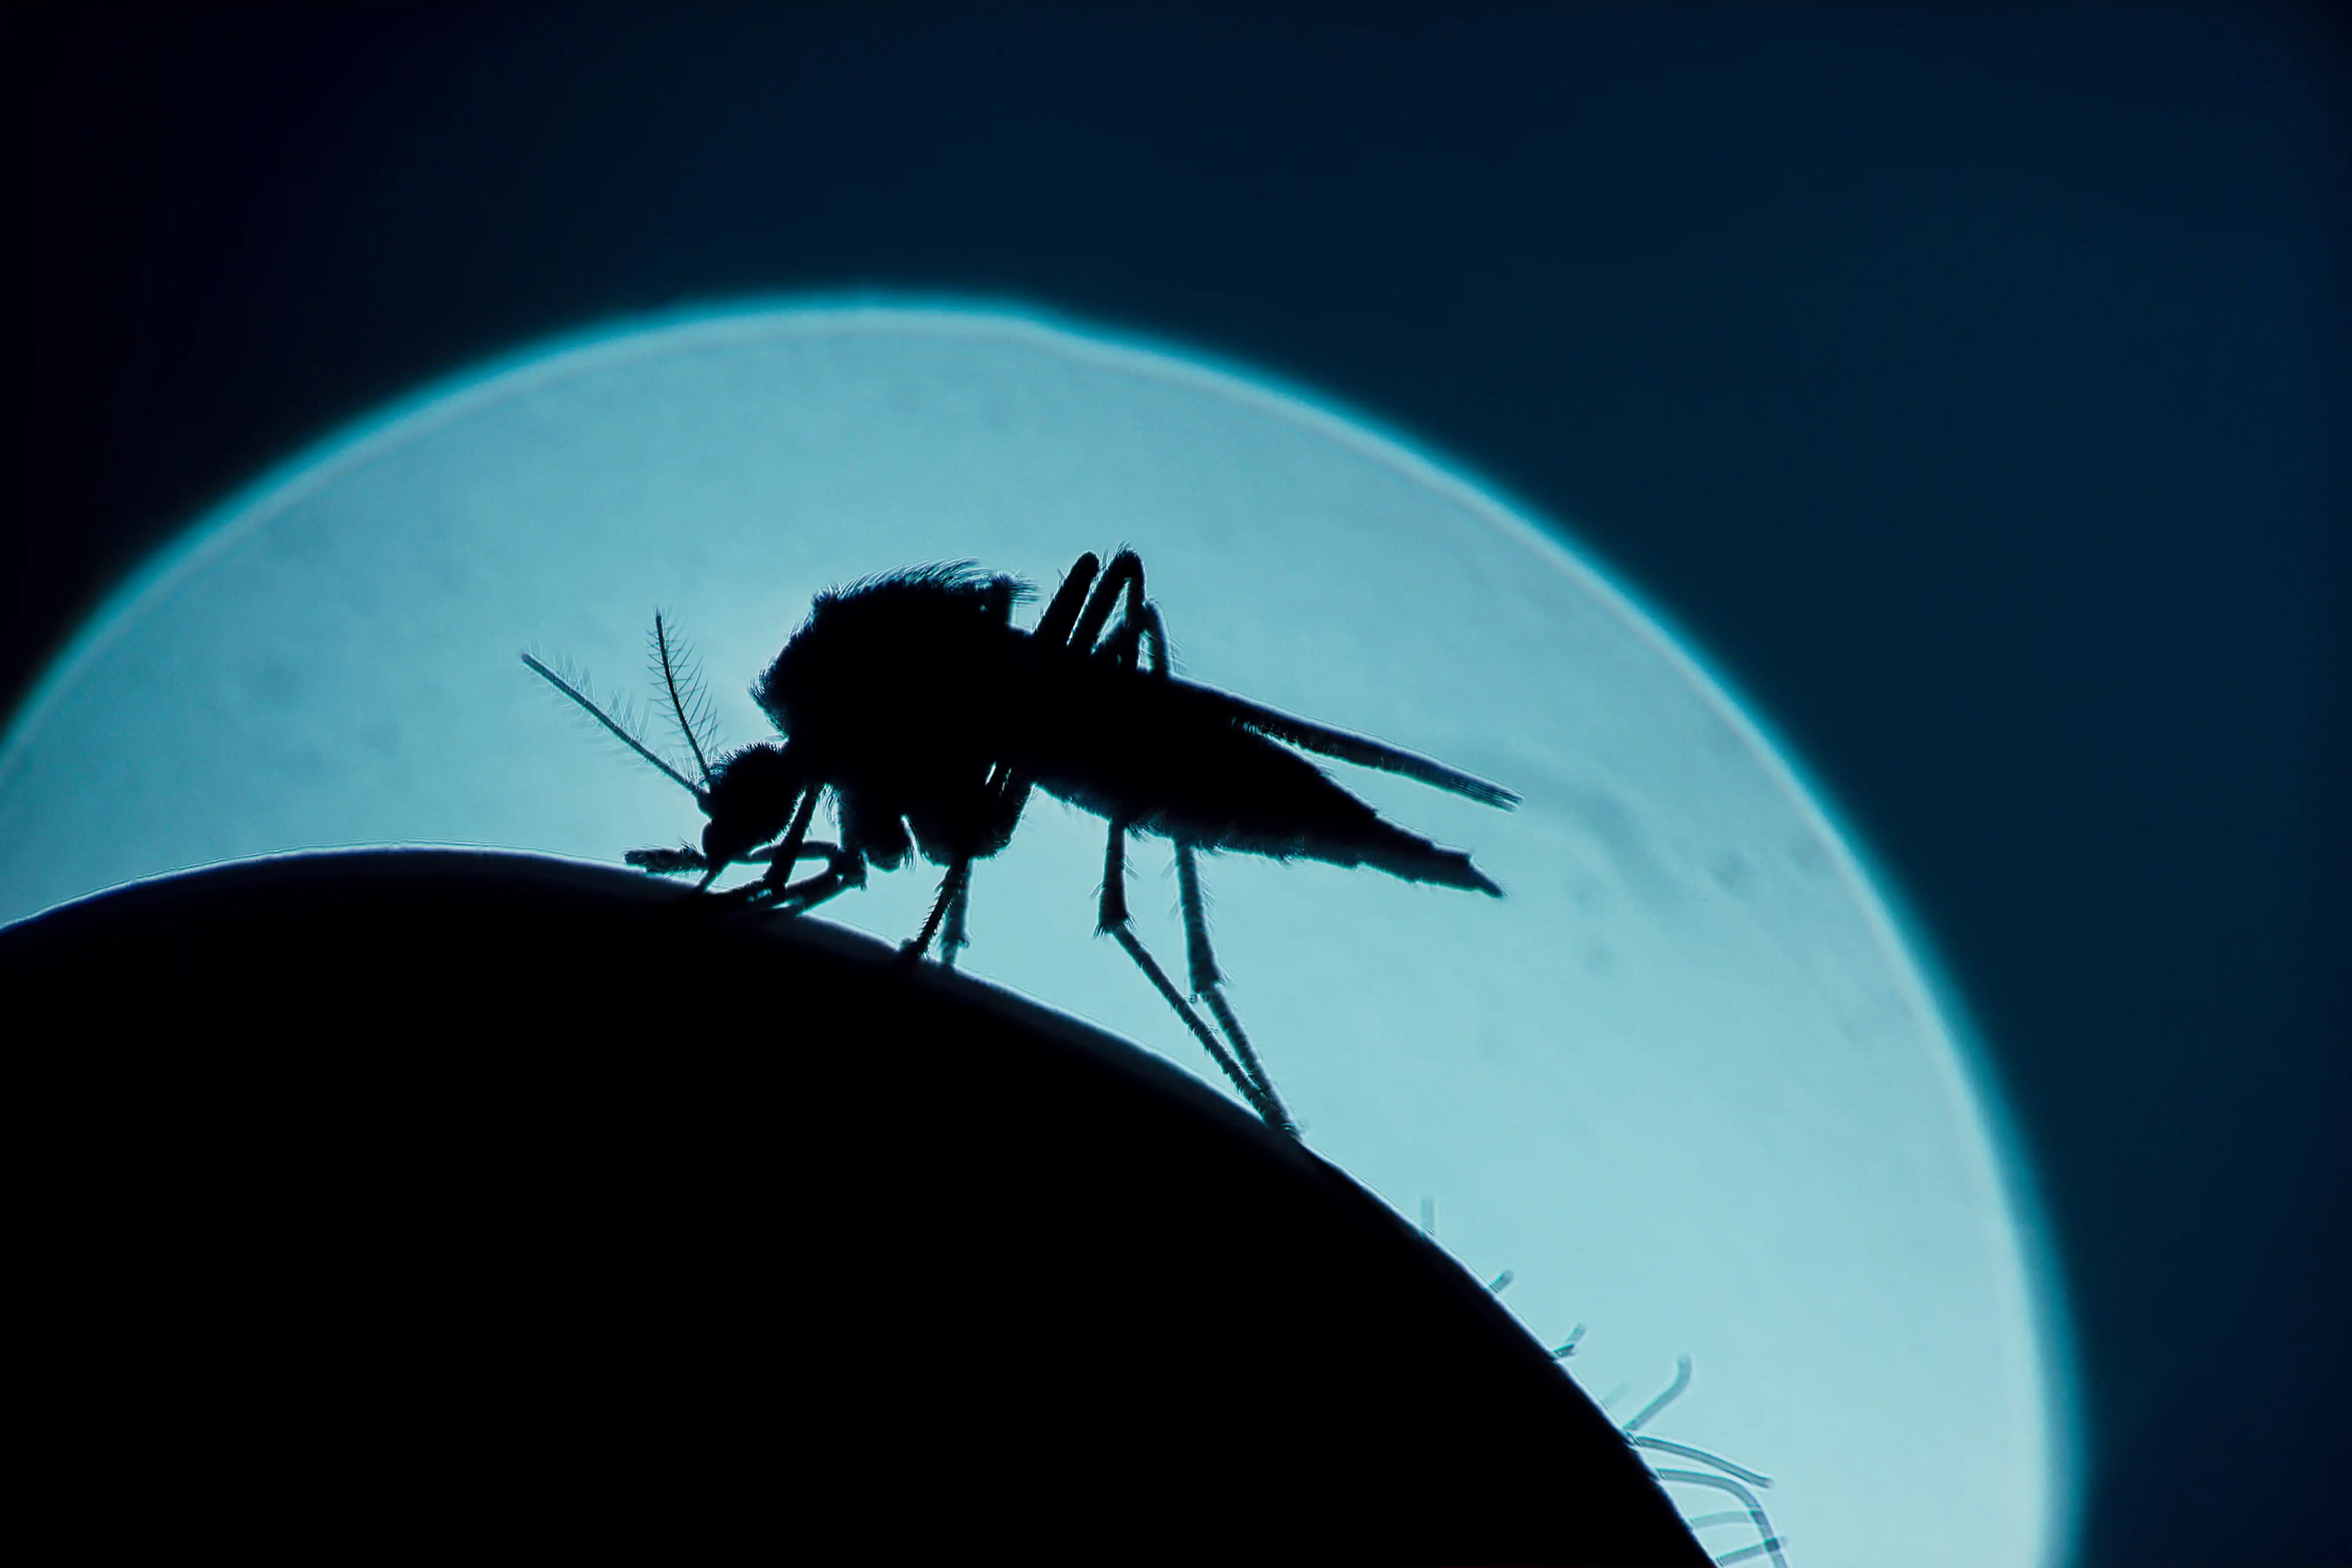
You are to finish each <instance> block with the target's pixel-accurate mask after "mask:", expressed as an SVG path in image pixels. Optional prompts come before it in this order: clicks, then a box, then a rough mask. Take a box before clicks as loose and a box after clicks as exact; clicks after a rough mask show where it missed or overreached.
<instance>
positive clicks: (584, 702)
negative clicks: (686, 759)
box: [522, 653, 702, 800]
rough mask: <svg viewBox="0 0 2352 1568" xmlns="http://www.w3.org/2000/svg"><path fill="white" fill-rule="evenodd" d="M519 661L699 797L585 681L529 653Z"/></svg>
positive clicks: (700, 794) (678, 784) (689, 782)
mask: <svg viewBox="0 0 2352 1568" xmlns="http://www.w3.org/2000/svg"><path fill="white" fill-rule="evenodd" d="M522 662H523V663H524V664H528V665H530V669H531V673H532V674H536V675H538V676H539V677H540V678H541V680H543V681H545V682H546V683H547V684H548V685H551V686H553V687H554V688H555V689H556V690H557V691H559V692H562V694H563V695H565V696H567V697H570V698H571V699H572V701H573V702H575V703H578V704H579V705H580V707H581V710H582V711H583V712H584V713H586V714H587V716H589V717H590V718H593V719H594V720H595V721H596V722H597V723H598V724H601V725H603V726H604V727H605V728H606V729H608V730H611V731H612V732H613V735H614V738H615V739H617V740H619V741H620V743H621V744H622V745H624V746H625V747H628V748H629V749H630V750H631V751H634V752H635V753H636V754H637V755H638V756H639V757H642V758H645V759H646V761H647V762H650V763H652V764H653V765H654V766H655V767H656V768H660V769H661V770H662V771H663V772H664V773H667V775H669V777H670V778H672V779H675V780H677V787H678V788H679V789H683V790H685V791H686V792H687V793H688V794H689V795H691V796H693V797H694V798H695V799H696V800H701V799H702V791H701V790H699V789H696V788H695V787H694V785H693V782H692V781H691V780H689V779H688V778H687V776H686V775H685V774H683V773H680V772H679V771H678V770H677V768H672V767H671V766H670V765H669V764H668V763H667V762H664V761H663V760H662V759H661V758H658V757H656V756H655V755H654V754H653V752H652V751H651V750H649V749H648V748H647V747H646V743H645V742H644V741H642V740H639V739H638V738H637V737H635V736H634V735H632V734H630V733H629V728H628V727H627V726H626V725H625V724H623V723H621V721H620V720H618V719H616V718H614V716H612V715H610V714H608V713H606V712H605V711H604V709H603V708H600V707H598V706H596V704H595V701H594V699H593V698H592V697H590V696H589V695H588V694H587V692H586V691H585V690H583V686H584V685H585V684H586V683H584V682H583V683H581V685H573V684H572V682H570V681H567V680H565V679H564V678H563V677H562V675H559V674H556V673H555V672H554V671H553V670H551V669H549V668H548V667H547V666H546V665H545V664H541V663H540V662H539V661H538V660H537V659H534V658H532V657H531V656H530V654H529V653H525V654H524V655H523V656H522Z"/></svg>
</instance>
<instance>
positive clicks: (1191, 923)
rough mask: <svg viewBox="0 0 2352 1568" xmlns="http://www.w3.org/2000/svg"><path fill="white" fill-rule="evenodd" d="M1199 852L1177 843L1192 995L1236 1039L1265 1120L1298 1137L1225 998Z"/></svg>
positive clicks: (1236, 1052)
mask: <svg viewBox="0 0 2352 1568" xmlns="http://www.w3.org/2000/svg"><path fill="white" fill-rule="evenodd" d="M1197 855H1198V852H1197V851H1195V850H1194V849H1193V848H1192V845H1191V844H1188V843H1184V842H1182V841H1179V842H1178V843H1177V845H1176V888H1177V893H1178V895H1179V896H1180V897H1181V899H1182V901H1183V907H1184V961H1185V967H1186V968H1187V969H1188V970H1189V971H1190V972H1191V974H1190V977H1191V979H1192V995H1193V997H1194V998H1196V999H1198V1000H1200V1001H1203V1002H1206V1003H1208V1005H1209V1010H1210V1011H1211V1012H1213V1013H1214V1014H1216V1016H1217V1025H1218V1027H1219V1028H1221V1029H1223V1030H1224V1031H1225V1038H1226V1039H1227V1040H1231V1041H1232V1042H1233V1047H1234V1055H1235V1056H1238V1057H1239V1058H1240V1059H1241V1064H1242V1068H1243V1070H1244V1071H1246V1072H1247V1073H1248V1074H1249V1075H1250V1079H1251V1082H1255V1084H1256V1085H1257V1092H1258V1094H1259V1095H1260V1096H1261V1097H1262V1099H1263V1104H1261V1105H1260V1107H1259V1109H1260V1112H1261V1113H1267V1112H1270V1114H1266V1118H1265V1119H1266V1120H1267V1121H1268V1122H1270V1123H1272V1124H1274V1126H1276V1128H1278V1129H1279V1130H1281V1131H1282V1132H1285V1133H1287V1134H1290V1135H1291V1136H1292V1137H1294V1138H1295V1137H1297V1136H1298V1124H1297V1123H1296V1122H1294V1121H1292V1120H1291V1119H1290V1112H1289V1110H1288V1109H1287V1108H1286V1107H1285V1106H1284V1104H1283V1103H1282V1097H1281V1096H1280V1095H1279V1094H1276V1092H1274V1080H1273V1079H1272V1078H1270V1077H1268V1076H1267V1075H1266V1071H1265V1063H1264V1062H1262V1061H1259V1060H1258V1059H1257V1052H1256V1051H1255V1050H1253V1049H1252V1048H1251V1046H1250V1039H1249V1036H1248V1035H1247V1034H1246V1033H1244V1031H1243V1030H1242V1020H1241V1019H1238V1018H1236V1017H1234V1009H1233V1006H1232V1004H1231V1003H1229V1002H1227V1001H1226V1000H1225V993H1224V980H1225V977H1224V976H1223V974H1221V973H1219V972H1218V969H1217V956H1216V954H1215V953H1214V952H1213V951H1212V950H1211V948H1210V946H1209V912H1208V909H1207V906H1206V905H1205V904H1204V903H1203V902H1202V897H1201V871H1200V867H1199V866H1198V865H1197V864H1196V863H1195V861H1196V858H1197Z"/></svg>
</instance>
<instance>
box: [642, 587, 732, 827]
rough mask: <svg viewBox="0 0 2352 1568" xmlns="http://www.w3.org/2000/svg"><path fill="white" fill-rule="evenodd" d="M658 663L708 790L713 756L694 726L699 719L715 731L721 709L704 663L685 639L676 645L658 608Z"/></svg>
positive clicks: (674, 713) (672, 708)
mask: <svg viewBox="0 0 2352 1568" xmlns="http://www.w3.org/2000/svg"><path fill="white" fill-rule="evenodd" d="M654 663H655V665H656V668H657V669H658V670H659V671H660V674H661V682H662V689H663V690H664V691H666V692H667V693H668V694H669V711H670V715H671V716H672V717H674V718H676V719H677V732H678V733H679V734H680V735H683V736H684V737H686V748H687V749H688V751H691V752H693V753H694V766H695V767H696V768H698V769H699V770H700V772H701V774H702V787H703V788H704V789H709V788H710V786H711V783H712V779H711V777H710V758H709V757H708V756H706V755H704V753H703V749H702V742H701V741H700V740H699V739H698V738H697V737H696V736H695V733H694V727H695V722H696V720H698V719H699V720H700V721H701V723H702V726H703V727H704V728H706V729H710V730H712V731H713V732H714V734H715V732H716V728H717V722H718V716H717V710H716V709H714V708H713V707H712V706H711V705H710V693H709V690H708V689H707V688H706V687H705V686H704V685H703V684H702V666H701V665H699V664H696V663H695V662H694V656H693V654H692V653H689V652H688V650H687V646H686V643H684V642H682V641H680V642H677V643H675V645H673V643H672V640H671V637H670V634H669V627H668V625H667V623H666V622H664V621H663V620H662V612H660V611H658V610H656V611H655V612H654ZM689 710H691V711H689Z"/></svg>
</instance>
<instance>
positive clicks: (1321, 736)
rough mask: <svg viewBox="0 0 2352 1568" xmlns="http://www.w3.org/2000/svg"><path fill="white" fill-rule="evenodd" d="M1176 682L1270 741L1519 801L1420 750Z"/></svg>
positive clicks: (1503, 803) (1478, 796)
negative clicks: (1211, 702)
mask: <svg viewBox="0 0 2352 1568" xmlns="http://www.w3.org/2000/svg"><path fill="white" fill-rule="evenodd" d="M1172 684H1173V685H1177V686H1180V687H1182V688H1184V689H1186V690H1188V691H1190V692H1193V693H1197V694H1198V695H1199V697H1200V698H1202V699H1206V700H1209V701H1213V702H1214V703H1216V704H1217V705H1219V706H1223V708H1224V709H1225V711H1226V712H1227V713H1228V714H1229V715H1231V716H1232V717H1233V720H1234V723H1236V724H1238V725H1240V726H1241V727H1243V728H1244V729H1248V730H1254V731H1255V732H1256V733H1257V734H1259V735H1263V736H1265V737H1266V738H1268V739H1269V740H1279V741H1282V742H1283V743H1285V744H1286V745H1289V746H1295V747H1298V749H1300V750H1301V751H1311V752H1314V753H1315V754H1316V755H1317V756H1318V757H1328V758H1335V759H1336V760H1338V761H1340V762H1349V763H1353V764H1354V765H1355V766H1357V767H1359V768H1375V769H1377V770H1379V771H1380V772H1382V773H1394V774H1397V775H1398V776H1400V777H1402V778H1405V779H1413V780H1415V781H1416V782H1419V783H1423V784H1427V785H1431V786H1433V787H1434V788H1436V789H1444V790H1447V791H1449V792H1450V793H1453V794H1455V795H1462V796H1466V797H1468V798H1469V799H1470V800H1475V801H1477V802H1478V803H1479V804H1480V805H1482V806H1495V807H1498V808H1500V809H1501V810H1506V811H1507V810H1510V809H1511V808H1512V807H1514V806H1516V805H1517V804H1518V803H1519V798H1518V797H1517V795H1515V794H1513V793H1512V792H1511V791H1510V790H1508V789H1504V788H1503V787H1502V786H1501V785H1499V784H1489V783H1488V782H1486V780H1485V779H1480V778H1478V777H1476V776H1475V775H1473V774H1469V773H1465V772H1463V771H1462V770H1461V769H1459V768H1448V767H1446V766H1445V764H1444V763H1443V762H1437V761H1433V760H1432V759H1431V758H1426V757H1423V756H1420V755H1418V754H1416V753H1414V752H1411V751H1403V750H1400V749H1399V748H1398V747H1393V746H1386V745H1383V744H1381V742H1380V741H1377V740H1372V739H1370V738H1368V737H1364V736H1360V735H1349V733H1348V732H1347V731H1346V730H1343V729H1332V728H1329V727H1327V726H1324V725H1319V724H1310V723H1308V722H1307V720H1305V719H1303V718H1293V717H1292V716H1290V715H1288V714H1286V713H1277V712H1276V711H1275V710H1274V709H1273V708H1270V707H1261V706H1258V705H1257V704H1255V703H1254V702H1246V701H1244V700H1243V699H1242V698H1240V697H1237V696H1234V695H1232V694H1231V693H1229V692H1221V691H1218V690H1216V689H1215V688H1214V687H1213V686H1204V685H1198V684H1196V683H1194V682H1192V681H1184V680H1177V681H1173V682H1172Z"/></svg>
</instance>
